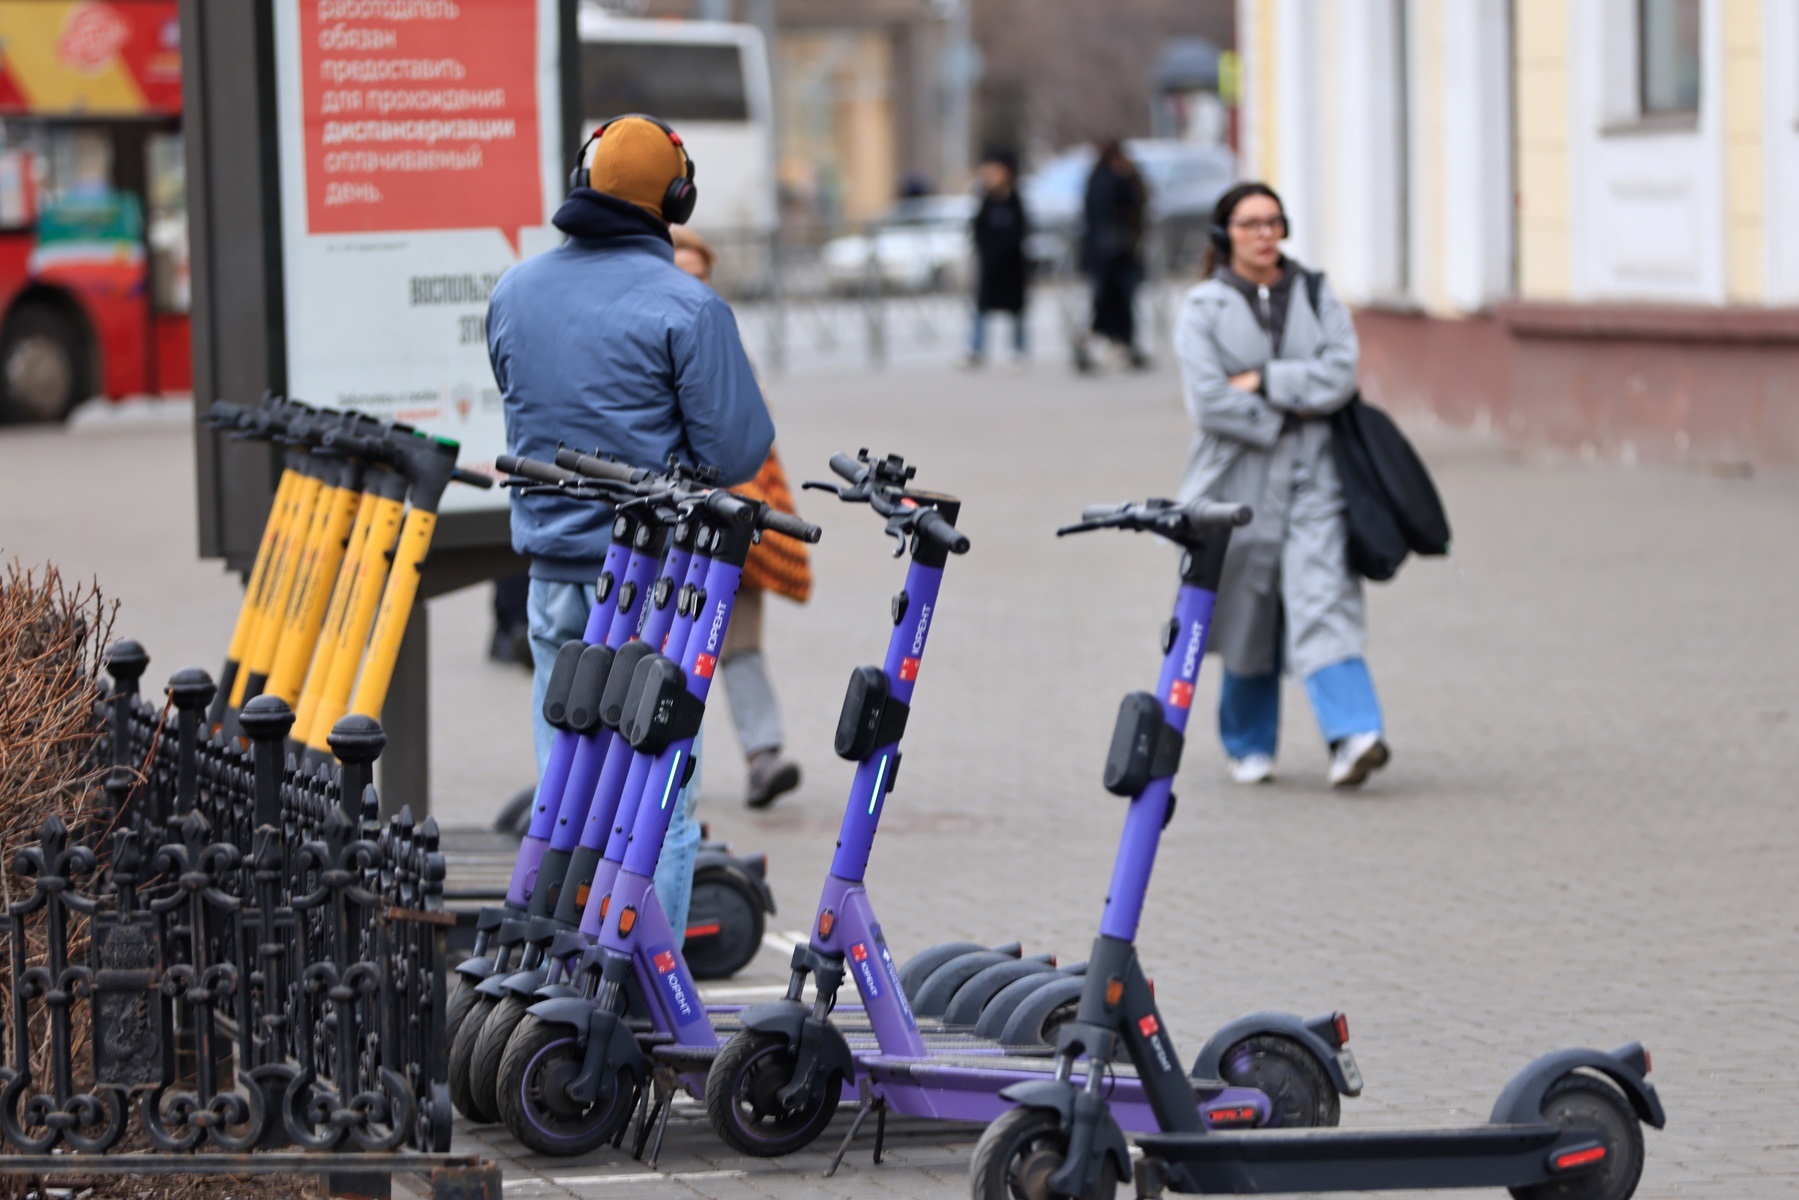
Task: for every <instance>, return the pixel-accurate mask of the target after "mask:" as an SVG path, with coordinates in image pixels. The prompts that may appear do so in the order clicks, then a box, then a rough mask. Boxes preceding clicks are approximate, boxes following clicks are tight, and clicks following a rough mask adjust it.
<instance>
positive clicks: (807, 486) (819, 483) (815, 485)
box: [800, 479, 843, 496]
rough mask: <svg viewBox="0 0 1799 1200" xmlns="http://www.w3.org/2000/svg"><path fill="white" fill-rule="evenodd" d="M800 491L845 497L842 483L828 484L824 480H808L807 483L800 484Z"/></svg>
mask: <svg viewBox="0 0 1799 1200" xmlns="http://www.w3.org/2000/svg"><path fill="white" fill-rule="evenodd" d="M800 491H802V492H830V493H832V494H834V495H837V496H842V495H843V485H842V484H840V483H826V482H824V481H823V480H822V479H808V480H806V482H804V483H802V484H800Z"/></svg>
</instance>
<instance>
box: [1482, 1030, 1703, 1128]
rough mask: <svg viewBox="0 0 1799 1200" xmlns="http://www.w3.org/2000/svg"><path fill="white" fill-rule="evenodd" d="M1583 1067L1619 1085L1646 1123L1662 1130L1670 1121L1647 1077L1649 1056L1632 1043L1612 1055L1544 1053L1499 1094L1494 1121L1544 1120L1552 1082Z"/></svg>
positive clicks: (1557, 1051) (1525, 1122)
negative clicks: (1545, 1096) (1546, 1101)
mask: <svg viewBox="0 0 1799 1200" xmlns="http://www.w3.org/2000/svg"><path fill="white" fill-rule="evenodd" d="M1582 1069H1585V1070H1588V1071H1594V1072H1597V1073H1598V1074H1601V1075H1604V1076H1605V1077H1606V1078H1607V1079H1610V1080H1611V1081H1612V1082H1613V1083H1615V1084H1617V1085H1618V1090H1619V1091H1621V1092H1623V1093H1624V1094H1625V1096H1627V1097H1629V1099H1630V1107H1631V1108H1632V1109H1633V1110H1635V1112H1636V1114H1637V1119H1638V1120H1640V1121H1642V1122H1643V1123H1644V1124H1646V1125H1652V1126H1654V1127H1655V1128H1657V1129H1660V1128H1662V1126H1663V1125H1664V1124H1665V1123H1666V1122H1667V1119H1668V1118H1667V1115H1666V1114H1665V1113H1664V1112H1663V1111H1662V1100H1661V1097H1660V1096H1658V1095H1657V1094H1656V1091H1655V1085H1654V1084H1653V1083H1650V1082H1649V1080H1648V1079H1647V1078H1646V1077H1647V1075H1648V1074H1649V1057H1648V1055H1647V1053H1646V1052H1645V1051H1644V1050H1643V1046H1642V1043H1640V1042H1632V1043H1630V1044H1629V1045H1627V1046H1620V1047H1618V1048H1617V1049H1616V1050H1614V1051H1612V1052H1611V1053H1610V1054H1607V1053H1605V1052H1604V1051H1602V1050H1554V1051H1551V1052H1550V1053H1548V1054H1545V1055H1543V1056H1542V1057H1541V1058H1538V1059H1537V1060H1536V1061H1534V1062H1532V1063H1531V1064H1530V1065H1529V1066H1527V1067H1525V1068H1524V1069H1523V1070H1522V1071H1520V1072H1518V1073H1517V1074H1516V1075H1514V1076H1512V1081H1511V1082H1510V1083H1508V1084H1506V1085H1505V1090H1504V1091H1503V1092H1500V1093H1499V1099H1498V1100H1496V1101H1494V1103H1493V1116H1492V1121H1493V1123H1494V1124H1496V1125H1529V1124H1533V1123H1535V1122H1537V1121H1541V1120H1542V1119H1543V1117H1542V1111H1543V1094H1544V1093H1545V1092H1547V1091H1548V1090H1549V1088H1550V1085H1551V1084H1553V1083H1554V1082H1555V1081H1556V1080H1558V1079H1560V1078H1561V1077H1562V1076H1564V1075H1566V1074H1568V1073H1569V1072H1570V1071H1578V1070H1582Z"/></svg>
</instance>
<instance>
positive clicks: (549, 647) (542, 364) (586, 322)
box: [487, 115, 775, 936]
mask: <svg viewBox="0 0 1799 1200" xmlns="http://www.w3.org/2000/svg"><path fill="white" fill-rule="evenodd" d="M590 146H591V147H592V156H591V158H590V159H587V160H586V161H585V163H584V165H583V166H580V167H577V168H576V171H575V176H574V178H573V179H571V180H570V183H571V185H572V187H571V190H570V192H569V197H568V199H567V200H566V201H565V202H564V203H563V205H562V207H561V208H559V209H558V210H557V211H556V216H555V218H554V221H555V225H556V228H558V229H560V230H562V232H563V233H565V234H567V235H568V240H567V241H566V242H564V243H563V244H562V245H561V246H558V247H557V248H556V249H554V250H551V251H548V252H547V253H544V254H539V255H537V256H536V257H535V258H529V259H526V260H525V261H524V262H522V263H520V264H519V265H518V266H516V267H513V268H512V269H511V270H510V271H507V272H506V274H505V275H504V276H503V277H502V278H501V280H500V282H499V285H498V286H497V287H495V288H494V291H493V296H492V299H490V300H489V302H488V311H487V348H488V357H489V359H490V361H491V362H492V364H493V373H494V379H495V381H496V382H497V383H498V384H499V387H500V394H501V396H502V397H503V399H504V402H505V414H506V447H507V450H508V451H510V452H511V453H513V454H517V455H521V456H524V457H527V458H535V459H543V460H549V459H553V458H554V457H555V454H556V447H557V446H558V445H560V444H561V443H564V442H566V443H568V444H569V445H571V446H580V447H582V448H583V449H592V450H596V451H597V452H599V453H603V454H611V455H615V456H616V457H618V458H619V459H620V460H622V461H624V462H627V463H630V464H632V465H633V466H639V467H649V468H662V467H665V466H666V465H667V464H668V460H669V458H670V456H671V455H672V456H675V457H677V458H680V459H682V460H685V461H687V462H690V463H694V464H697V465H702V466H712V467H717V468H718V469H719V471H720V472H721V473H722V474H723V477H724V480H725V482H727V483H737V482H739V481H742V480H745V479H749V478H751V477H752V476H754V475H755V473H756V471H757V469H758V468H759V467H760V466H761V464H762V461H763V460H764V459H765V458H767V457H768V449H769V447H770V446H771V445H773V443H774V435H775V430H774V423H773V422H772V421H771V420H770V419H769V415H768V409H767V407H766V406H765V405H764V404H763V402H762V392H761V390H760V389H759V388H758V387H757V385H756V378H755V375H754V374H753V373H752V372H751V370H750V363H749V358H748V356H747V355H745V353H744V350H743V343H742V341H741V340H739V338H738V335H737V321H736V318H734V317H733V316H732V315H731V309H730V307H729V306H728V305H726V304H725V302H724V301H723V300H721V299H719V298H718V295H717V294H716V293H714V292H713V291H712V289H711V288H709V287H707V286H706V285H704V284H702V283H700V282H699V281H698V280H696V279H693V278H692V277H690V276H689V275H687V273H686V272H684V271H682V270H681V269H680V268H678V267H676V266H675V263H674V254H675V252H674V245H673V242H672V241H671V239H670V234H669V226H670V225H679V224H681V223H683V222H685V221H686V220H687V218H688V217H689V216H690V215H691V214H692V211H693V203H694V199H695V192H694V186H693V177H694V170H693V162H692V160H691V159H689V158H688V157H687V151H686V149H685V148H684V147H683V146H682V144H681V140H680V138H679V137H677V136H676V134H675V132H674V131H673V130H672V129H670V128H669V127H668V126H667V125H665V124H663V123H662V122H661V121H659V120H657V119H655V118H653V117H646V116H639V115H633V116H628V117H621V118H619V119H618V120H615V121H612V122H610V123H608V124H606V125H603V126H601V127H600V129H599V130H598V131H596V132H595V133H594V135H593V136H592V137H590V138H589V139H588V140H587V142H586V143H585V144H583V146H582V147H581V153H582V155H584V156H585V155H586V154H587V151H588V148H589V147H590ZM611 526H612V515H611V512H610V511H609V510H608V509H607V508H605V507H604V506H602V505H598V504H593V503H589V502H586V501H579V500H572V499H568V498H565V497H562V496H557V495H550V494H526V493H514V495H513V498H512V544H513V548H514V549H515V550H517V551H518V552H519V553H520V554H523V555H525V556H526V557H527V558H529V559H530V560H531V586H530V595H529V605H528V608H529V620H530V627H531V651H532V657H533V659H534V660H535V662H536V667H537V669H536V673H535V684H534V687H533V689H532V714H531V715H532V720H533V723H534V728H533V733H534V734H535V740H536V746H537V766H538V777H539V778H540V779H541V778H542V776H543V767H544V763H545V760H546V759H547V758H548V757H549V750H550V745H551V743H552V741H553V740H554V736H555V735H554V731H553V730H552V729H551V728H550V726H549V724H548V722H546V721H545V720H544V718H543V693H544V687H545V684H546V683H547V682H548V678H549V672H550V668H551V666H552V665H553V664H554V662H555V660H556V654H557V651H558V650H559V649H560V648H561V647H562V644H563V643H564V642H566V641H570V640H572V639H576V638H579V637H580V636H581V634H582V632H583V630H584V628H585V626H586V624H587V614H588V612H589V610H590V609H591V608H592V607H593V604H594V581H595V580H596V579H598V577H599V573H600V567H601V565H602V562H603V560H604V558H605V554H606V549H607V546H608V544H609V543H610V541H611ZM699 755H700V750H699V748H698V746H697V745H696V747H695V750H694V759H693V760H692V761H695V762H697V761H698V758H699ZM698 795H699V775H698V773H697V772H695V774H693V775H692V776H690V777H689V779H688V781H687V784H686V786H684V787H683V788H682V791H681V799H680V803H679V804H677V805H676V809H675V812H674V813H673V814H672V816H671V819H670V823H669V830H668V837H667V840H665V841H664V842H663V846H662V857H661V859H660V861H658V863H657V865H656V893H657V897H658V898H659V899H660V900H661V902H662V907H663V910H664V911H665V912H666V913H667V915H668V920H669V925H670V926H671V927H672V928H673V929H674V930H676V931H677V936H679V931H680V930H683V929H685V928H686V925H687V906H688V900H689V898H690V897H691V894H692V884H693V862H694V855H695V853H696V851H697V850H698V848H699V841H700V831H699V824H698V822H696V821H695V820H694V817H693V806H694V800H695V798H696V797H697V796H698ZM559 801H560V797H549V798H547V801H546V799H545V798H543V797H539V802H540V803H544V802H547V803H551V804H555V803H558V802H559Z"/></svg>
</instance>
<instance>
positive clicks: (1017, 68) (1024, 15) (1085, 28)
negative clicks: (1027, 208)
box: [973, 0, 1236, 150]
mask: <svg viewBox="0 0 1799 1200" xmlns="http://www.w3.org/2000/svg"><path fill="white" fill-rule="evenodd" d="M973 2H974V34H975V39H976V41H977V42H979V44H980V47H981V53H982V56H983V58H984V59H985V62H986V70H985V73H984V75H983V78H982V82H981V88H980V106H981V109H980V113H981V120H980V129H981V133H982V135H983V138H984V139H985V140H986V141H988V142H989V143H991V144H994V145H1001V146H1009V147H1014V148H1017V149H1019V150H1054V149H1060V148H1062V147H1065V146H1069V145H1072V144H1075V143H1077V142H1090V141H1094V140H1096V139H1099V138H1108V137H1134V136H1140V135H1143V134H1147V133H1148V132H1149V125H1150V99H1151V90H1152V75H1153V73H1154V71H1155V66H1156V59H1157V56H1158V55H1159V54H1160V53H1161V50H1162V47H1163V46H1164V45H1165V44H1167V42H1168V41H1169V40H1170V39H1172V38H1179V37H1203V38H1207V39H1209V40H1211V41H1212V42H1215V43H1216V44H1217V45H1219V46H1220V47H1223V48H1226V49H1228V48H1230V47H1231V46H1232V45H1233V44H1234V41H1235V24H1236V21H1235V13H1234V11H1233V3H1232V0H973Z"/></svg>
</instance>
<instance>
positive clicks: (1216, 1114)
mask: <svg viewBox="0 0 1799 1200" xmlns="http://www.w3.org/2000/svg"><path fill="white" fill-rule="evenodd" d="M1255 1123H1256V1110H1255V1108H1254V1107H1253V1106H1251V1105H1248V1104H1239V1105H1234V1106H1232V1107H1229V1108H1208V1109H1207V1110H1206V1124H1208V1125H1210V1126H1211V1127H1212V1128H1214V1129H1237V1128H1241V1127H1243V1126H1245V1125H1254V1124H1255Z"/></svg>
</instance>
